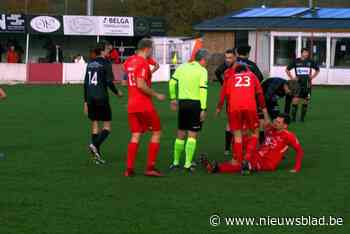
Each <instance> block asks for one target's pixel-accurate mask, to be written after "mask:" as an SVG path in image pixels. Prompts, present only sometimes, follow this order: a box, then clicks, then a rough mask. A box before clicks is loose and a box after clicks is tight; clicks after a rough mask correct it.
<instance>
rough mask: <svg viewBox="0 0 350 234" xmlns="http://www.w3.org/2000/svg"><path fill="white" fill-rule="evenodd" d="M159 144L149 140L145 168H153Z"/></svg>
mask: <svg viewBox="0 0 350 234" xmlns="http://www.w3.org/2000/svg"><path fill="white" fill-rule="evenodd" d="M159 148H160V144H159V143H154V142H150V143H149V145H148V159H147V170H153V169H154V165H155V164H156V160H157V156H158V152H159Z"/></svg>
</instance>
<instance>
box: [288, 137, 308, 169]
mask: <svg viewBox="0 0 350 234" xmlns="http://www.w3.org/2000/svg"><path fill="white" fill-rule="evenodd" d="M288 145H289V146H291V147H292V148H293V149H294V150H295V152H296V155H295V164H294V168H293V169H292V170H291V171H290V172H292V173H296V172H299V171H300V169H301V161H302V159H303V157H304V150H303V148H302V147H301V145H300V143H299V140H298V138H297V137H296V136H295V135H294V134H292V133H291V135H290V136H289V138H288Z"/></svg>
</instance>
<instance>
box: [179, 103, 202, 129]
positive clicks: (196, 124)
mask: <svg viewBox="0 0 350 234" xmlns="http://www.w3.org/2000/svg"><path fill="white" fill-rule="evenodd" d="M178 129H179V130H183V131H192V132H199V131H200V130H201V129H202V122H201V103H200V101H194V100H180V101H179V111H178Z"/></svg>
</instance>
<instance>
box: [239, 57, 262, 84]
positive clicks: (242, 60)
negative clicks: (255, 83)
mask: <svg viewBox="0 0 350 234" xmlns="http://www.w3.org/2000/svg"><path fill="white" fill-rule="evenodd" d="M237 63H240V64H245V65H247V66H248V67H249V69H250V70H251V71H252V72H253V73H254V75H255V76H256V77H257V78H258V80H259V81H260V82H262V81H263V80H264V76H263V74H262V72H261V71H260V69H259V67H258V66H257V65H256V63H254V62H253V61H251V60H249V59H246V58H242V57H238V58H237Z"/></svg>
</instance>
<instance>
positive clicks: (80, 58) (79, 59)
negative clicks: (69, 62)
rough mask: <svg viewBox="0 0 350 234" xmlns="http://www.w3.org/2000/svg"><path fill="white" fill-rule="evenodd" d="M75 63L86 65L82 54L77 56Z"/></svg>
mask: <svg viewBox="0 0 350 234" xmlns="http://www.w3.org/2000/svg"><path fill="white" fill-rule="evenodd" d="M74 63H81V64H85V63H86V62H85V60H84V57H83V56H82V55H80V54H78V55H77V56H75V58H74Z"/></svg>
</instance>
